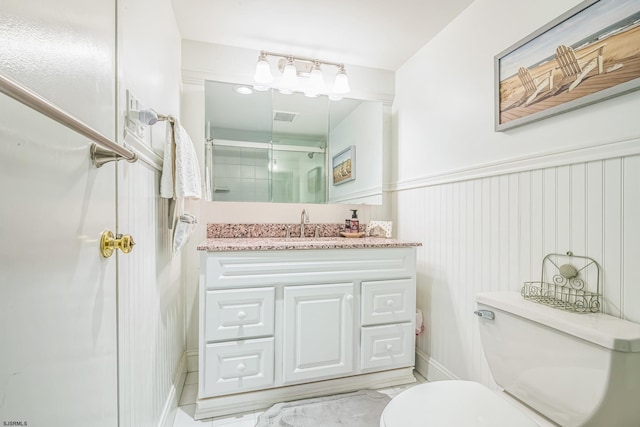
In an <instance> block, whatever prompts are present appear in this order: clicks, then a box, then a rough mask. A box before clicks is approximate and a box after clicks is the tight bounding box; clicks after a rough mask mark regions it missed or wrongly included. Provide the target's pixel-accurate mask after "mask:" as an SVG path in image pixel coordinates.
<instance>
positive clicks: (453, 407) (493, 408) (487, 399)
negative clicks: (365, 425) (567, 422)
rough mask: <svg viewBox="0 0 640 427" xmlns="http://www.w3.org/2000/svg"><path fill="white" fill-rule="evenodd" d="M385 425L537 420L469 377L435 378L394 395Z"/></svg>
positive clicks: (498, 425)
mask: <svg viewBox="0 0 640 427" xmlns="http://www.w3.org/2000/svg"><path fill="white" fill-rule="evenodd" d="M382 420H383V421H384V424H381V425H384V426H386V427H453V426H455V427H539V426H538V423H536V422H535V421H533V420H532V419H531V418H529V417H527V416H526V415H525V414H524V413H523V412H521V411H519V410H518V409H517V408H516V407H515V406H514V405H513V404H511V403H509V402H507V401H506V400H504V399H501V398H500V397H499V396H497V395H496V394H495V393H494V392H492V391H491V390H489V389H488V388H486V387H484V386H483V385H481V384H479V383H476V382H472V381H436V382H432V383H426V384H421V385H418V386H415V387H411V388H410V389H408V390H405V391H403V392H402V393H400V394H398V395H397V396H396V397H394V398H393V399H392V400H391V402H389V404H388V405H387V407H386V408H385V409H384V412H383V413H382Z"/></svg>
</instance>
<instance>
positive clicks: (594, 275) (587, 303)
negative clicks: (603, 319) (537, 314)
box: [521, 252, 601, 313]
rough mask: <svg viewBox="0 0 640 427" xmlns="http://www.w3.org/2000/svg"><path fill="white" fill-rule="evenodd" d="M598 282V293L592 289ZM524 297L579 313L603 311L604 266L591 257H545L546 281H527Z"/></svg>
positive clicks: (568, 254) (555, 255)
mask: <svg viewBox="0 0 640 427" xmlns="http://www.w3.org/2000/svg"><path fill="white" fill-rule="evenodd" d="M588 283H591V284H593V283H595V292H593V291H590V290H588ZM521 294H522V296H523V298H524V299H527V300H530V301H534V302H537V303H540V304H545V305H548V306H550V307H553V308H558V309H561V310H565V311H572V312H576V313H597V312H599V311H600V305H601V304H600V297H601V295H600V267H599V266H598V264H597V263H596V262H595V261H594V260H593V259H591V258H589V257H584V256H576V255H573V254H572V253H571V252H567V253H566V255H562V254H549V255H547V256H545V257H544V259H543V260H542V280H541V281H539V282H525V283H524V284H523V286H522V290H521Z"/></svg>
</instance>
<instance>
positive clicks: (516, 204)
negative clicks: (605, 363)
mask: <svg viewBox="0 0 640 427" xmlns="http://www.w3.org/2000/svg"><path fill="white" fill-rule="evenodd" d="M577 3H578V1H568V0H562V1H551V0H544V1H542V2H529V1H525V0H517V1H507V0H476V1H475V2H473V3H472V4H471V5H470V6H469V7H468V8H467V9H466V10H465V11H464V12H463V13H462V14H461V15H460V16H459V17H458V18H456V20H454V21H453V22H452V23H451V24H450V25H449V26H447V27H446V28H445V29H444V30H443V31H442V32H441V33H439V34H438V36H437V37H436V38H435V39H434V40H432V41H431V42H430V43H428V44H427V45H425V46H424V47H423V48H422V49H421V50H420V51H419V52H418V53H417V54H416V55H415V56H414V57H412V58H411V59H410V60H409V61H408V62H407V63H406V64H404V65H403V66H402V67H401V68H400V69H399V70H398V72H397V78H396V85H397V94H396V101H395V103H394V106H393V118H394V136H393V139H394V143H395V146H394V150H393V158H394V165H393V166H394V169H393V172H392V175H393V181H394V184H393V185H392V188H393V189H394V190H395V195H394V200H395V206H394V209H395V220H396V221H397V222H398V223H399V230H398V234H399V237H400V238H406V239H417V240H420V241H421V242H422V243H423V244H424V246H423V247H422V248H420V249H419V251H418V258H419V259H418V306H419V307H420V308H421V309H422V310H423V311H424V313H425V317H426V326H427V328H426V331H425V332H424V333H423V335H421V336H420V337H419V339H418V359H417V360H418V365H419V368H420V369H421V371H422V372H423V373H425V374H426V375H427V376H428V377H429V378H432V379H438V378H445V377H451V376H457V377H460V378H465V379H473V380H478V381H481V382H483V383H485V384H487V385H492V384H493V380H492V379H491V377H490V373H489V371H488V368H487V367H486V363H485V361H484V356H483V354H482V351H481V348H480V343H479V340H478V333H477V321H476V319H475V316H473V315H472V311H473V309H474V307H475V303H474V295H475V294H476V293H478V292H481V291H489V290H506V289H509V290H514V291H517V290H519V288H520V286H521V285H522V282H524V281H527V280H537V279H538V276H539V272H538V271H539V267H538V266H539V265H540V263H541V262H542V257H543V256H544V255H545V254H547V253H549V252H559V253H564V252H566V251H568V250H572V251H573V252H574V253H575V254H581V255H588V256H591V257H593V258H595V259H596V260H597V261H598V262H599V263H600V264H601V266H602V269H603V286H604V300H605V304H604V307H605V310H606V311H607V312H608V313H611V314H613V315H616V316H620V317H623V318H628V319H630V320H632V321H635V322H640V309H639V308H638V306H637V304H633V303H632V302H633V301H637V298H638V297H639V296H640V285H639V283H640V281H639V280H638V279H639V276H638V273H637V271H634V269H632V268H631V264H633V263H634V260H635V259H638V256H639V255H640V238H639V237H640V225H639V223H638V221H639V220H638V218H640V215H639V214H640V188H639V187H638V185H637V183H638V182H639V181H638V178H639V176H638V172H637V170H638V167H639V166H640V158H639V157H638V154H640V139H638V138H639V137H640V124H639V122H638V120H637V111H638V107H639V106H640V92H635V93H631V94H627V95H623V96H619V97H616V98H613V99H610V100H607V101H603V102H600V103H597V104H594V105H591V106H587V107H584V108H581V109H579V110H575V111H572V112H568V113H564V114H561V115H558V116H555V117H552V118H548V119H545V120H542V121H540V122H536V123H531V124H528V125H525V126H522V127H519V128H515V129H512V130H509V131H507V132H501V133H497V132H494V130H493V126H494V118H493V111H494V109H493V90H494V86H493V82H494V80H493V57H494V55H495V54H497V53H499V52H501V51H502V50H504V49H505V48H507V47H508V46H510V45H512V44H514V43H515V42H517V41H519V40H520V39H522V38H523V37H525V36H527V35H528V34H529V33H531V32H533V31H534V30H536V29H538V28H539V27H541V26H543V25H545V24H546V23H547V22H549V21H551V20H552V19H554V18H555V17H556V16H558V15H560V14H562V13H563V12H565V11H566V10H568V9H570V8H571V7H573V6H575V5H576V4H577ZM506 17H508V18H506Z"/></svg>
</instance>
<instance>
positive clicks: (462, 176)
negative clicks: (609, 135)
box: [384, 137, 640, 191]
mask: <svg viewBox="0 0 640 427" xmlns="http://www.w3.org/2000/svg"><path fill="white" fill-rule="evenodd" d="M636 154H640V137H633V138H629V139H624V140H617V141H609V142H606V143H599V144H593V145H589V146H581V147H577V148H570V149H563V150H557V151H547V152H544V153H532V154H529V155H527V156H520V157H513V158H510V159H504V160H499V161H496V162H489V163H483V164H480V165H477V166H472V167H467V168H460V169H455V170H450V171H445V172H441V173H436V174H433V175H428V176H424V177H420V178H415V179H409V180H405V181H399V182H397V183H395V184H394V183H391V184H388V187H387V188H385V189H384V190H385V191H403V190H411V189H415V188H423V187H431V186H435V185H442V184H449V183H454V182H460V181H468V180H472V179H479V178H486V177H490V176H499V175H507V174H511V173H516V172H523V171H529V170H534V169H544V168H549V167H557V166H565V165H571V164H576V163H585V162H590V161H596V160H606V159H613V158H618V157H625V156H632V155H636Z"/></svg>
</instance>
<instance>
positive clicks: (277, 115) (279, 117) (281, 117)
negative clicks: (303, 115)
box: [273, 111, 299, 123]
mask: <svg viewBox="0 0 640 427" xmlns="http://www.w3.org/2000/svg"><path fill="white" fill-rule="evenodd" d="M298 114H299V113H292V112H290V111H274V112H273V121H274V122H289V123H291V122H293V121H294V120H295V118H296V116H297V115H298Z"/></svg>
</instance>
